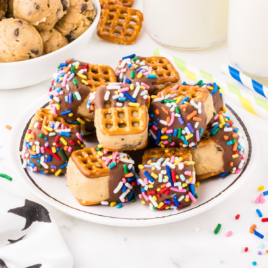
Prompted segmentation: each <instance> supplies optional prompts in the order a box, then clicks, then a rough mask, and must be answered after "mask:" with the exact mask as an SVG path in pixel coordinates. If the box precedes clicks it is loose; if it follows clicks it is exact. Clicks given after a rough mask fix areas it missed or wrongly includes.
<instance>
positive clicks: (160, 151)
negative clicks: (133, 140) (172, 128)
mask: <svg viewBox="0 0 268 268" xmlns="http://www.w3.org/2000/svg"><path fill="white" fill-rule="evenodd" d="M172 156H175V157H182V158H183V159H188V160H189V159H191V151H190V150H189V149H188V148H183V147H172V148H152V149H148V150H146V151H145V153H144V155H143V157H142V161H143V162H146V161H148V160H150V159H153V158H155V159H160V158H161V157H164V158H170V157H172Z"/></svg>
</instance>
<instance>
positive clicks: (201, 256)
mask: <svg viewBox="0 0 268 268" xmlns="http://www.w3.org/2000/svg"><path fill="white" fill-rule="evenodd" d="M134 8H137V9H140V10H142V1H138V0H136V4H135V6H134ZM182 27H183V26H182ZM177 30H178V31H179V27H178V29H177ZM155 48H162V47H161V46H160V45H159V44H157V43H155V42H154V41H153V40H152V39H151V38H150V37H149V36H148V35H147V33H146V31H145V29H144V28H143V29H142V32H141V34H140V37H139V39H138V41H137V42H136V44H134V45H131V46H123V45H116V44H112V43H109V42H106V41H103V40H101V39H99V38H98V37H97V35H96V34H93V37H92V40H91V42H90V43H89V44H88V47H87V49H86V50H85V51H84V55H83V56H82V57H80V58H79V60H82V61H86V62H89V63H102V64H108V65H110V66H112V67H115V66H116V64H117V62H118V60H119V59H120V58H121V57H122V56H125V55H129V54H133V53H136V54H138V55H141V56H151V55H152V53H153V51H154V50H155ZM162 50H163V49H162ZM167 51H168V52H169V53H170V54H171V55H174V56H177V57H178V58H180V59H183V60H185V61H186V62H188V63H190V64H191V65H194V66H196V67H200V68H202V69H203V70H205V71H207V72H208V73H211V74H213V75H214V76H217V77H219V78H220V79H223V80H224V79H225V80H227V81H228V82H230V83H232V84H234V85H236V86H239V87H240V88H241V89H242V90H243V86H240V85H239V83H238V82H235V81H233V80H231V79H230V78H227V77H226V76H224V75H223V74H222V73H221V72H220V65H221V64H222V63H229V59H228V51H227V42H223V43H222V44H220V45H218V46H217V47H215V48H212V49H207V50H203V51H198V52H182V51H176V50H170V49H167ZM266 56H267V55H266ZM70 57H72V55H70ZM53 71H54V70H51V74H52V73H53ZM0 75H1V74H0ZM33 75H34V74H33ZM14 79H16V78H15V77H14ZM48 88H49V81H46V82H43V83H40V84H38V85H35V86H32V87H28V88H22V89H16V90H8V91H0V145H1V147H0V157H2V158H3V159H2V160H0V173H6V174H8V175H10V176H11V177H12V178H13V181H12V182H10V181H8V180H5V179H3V178H0V187H1V188H3V189H5V190H7V191H10V192H13V193H16V194H18V195H20V196H23V197H25V198H27V199H30V200H34V201H37V202H39V203H41V204H43V205H44V206H45V207H47V209H48V210H49V211H50V213H51V214H52V216H53V217H54V219H55V220H56V222H57V223H58V226H59V228H60V231H61V233H62V235H63V238H64V240H65V241H66V243H67V245H68V247H69V249H70V250H71V252H72V254H73V257H74V263H75V265H74V267H75V268H87V267H94V268H98V267H118V268H121V267H124V268H125V267H135V268H136V267H165V268H169V267H179V268H195V267H206V268H210V267H213V268H214V267H234V268H238V267H239V268H240V267H243V268H244V267H252V264H251V263H252V262H253V261H256V262H257V263H258V264H257V267H262V268H263V267H266V268H268V255H267V254H266V255H262V256H259V255H258V254H257V252H258V250H259V248H258V246H259V244H260V243H261V242H263V243H264V244H265V250H268V241H263V240H261V239H259V238H257V237H256V236H254V235H251V234H250V233H249V227H250V226H251V225H252V224H253V223H255V224H257V229H258V231H259V232H261V233H262V234H268V222H267V223H261V221H260V218H259V217H258V216H257V213H256V209H257V208H259V209H260V210H261V211H262V212H263V214H264V217H268V209H267V208H268V197H267V198H266V199H267V200H266V202H265V203H264V204H260V205H256V204H254V200H255V199H256V198H257V196H258V195H259V192H258V190H257V188H258V187H259V186H260V185H264V186H265V190H268V176H267V171H268V165H267V151H268V142H267V137H268V122H267V121H265V120H264V119H261V118H259V117H257V116H254V115H253V114H251V113H249V112H247V111H246V110H244V109H242V108H239V107H237V106H235V105H233V106H232V107H233V108H234V109H235V110H237V111H239V112H242V113H244V114H246V116H247V117H248V118H249V119H250V125H248V126H247V127H249V128H253V129H254V130H255V132H256V133H257V137H258V142H259V143H260V146H261V150H260V155H259V156H258V164H257V166H256V169H255V171H254V172H252V174H250V176H251V177H250V179H249V180H248V181H247V182H246V183H245V184H244V185H243V186H242V187H241V188H240V189H239V190H238V191H237V192H236V193H235V194H233V195H232V196H231V197H229V198H228V199H227V200H226V201H224V202H223V203H222V204H220V205H218V206H217V207H215V208H213V209H211V210H209V211H207V212H205V213H203V214H201V215H198V216H195V217H193V218H190V219H187V220H184V221H180V222H177V223H172V224H167V225H162V226H155V227H144V228H122V227H110V226H102V225H97V224H93V223H89V222H85V221H82V220H79V219H75V218H73V217H71V216H68V215H65V214H63V213H61V212H59V211H57V210H55V209H54V208H52V207H50V206H49V205H47V204H44V202H42V201H41V200H40V199H38V198H37V197H35V196H34V195H33V194H32V193H31V192H30V191H29V190H28V189H26V187H25V186H24V185H23V184H22V182H21V181H20V179H19V178H18V177H16V174H15V173H14V172H13V171H12V166H11V163H9V161H8V156H7V153H8V152H7V147H8V137H9V131H8V130H7V129H6V128H5V125H11V126H12V125H13V124H14V123H15V121H16V115H17V114H18V113H20V111H21V110H23V109H24V108H25V107H26V106H27V105H28V104H30V103H31V102H32V101H34V100H35V99H36V98H38V97H39V96H41V95H43V94H45V93H46V92H47V91H48ZM18 138H20V137H18ZM0 205H1V204H0ZM238 213H239V214H240V215H241V217H240V219H239V220H238V221H237V220H235V215H236V214H238ZM218 223H221V224H222V229H221V230H220V232H219V234H218V235H214V233H213V232H212V231H211V230H210V229H211V227H213V226H215V225H216V224H218ZM195 228H200V231H199V232H196V231H195V230H194V229H195ZM230 230H231V231H232V232H233V235H232V236H231V237H229V238H226V237H225V233H226V232H228V231H230ZM241 247H248V248H249V252H247V253H245V252H243V253H238V250H237V249H238V248H241ZM218 259H221V260H222V262H223V263H221V264H219V263H218ZM60 268H64V267H60Z"/></svg>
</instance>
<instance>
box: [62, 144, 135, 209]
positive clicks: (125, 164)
mask: <svg viewBox="0 0 268 268" xmlns="http://www.w3.org/2000/svg"><path fill="white" fill-rule="evenodd" d="M129 163H132V164H135V162H134V161H133V160H132V159H131V158H130V157H129V156H128V155H127V154H125V153H119V152H110V153H107V151H105V150H104V149H103V147H102V146H100V145H99V146H98V147H93V148H86V149H82V150H79V151H76V152H74V153H73V154H72V156H71V158H70V159H69V163H68V169H67V183H68V187H69V189H70V190H71V192H72V193H73V195H74V196H75V198H76V199H77V201H78V202H79V203H80V204H81V205H83V206H89V205H96V204H99V203H102V202H104V203H102V204H105V205H108V204H109V203H111V205H112V204H116V202H120V203H122V202H125V201H130V200H132V198H133V197H134V191H133V190H134V189H133V186H134V185H135V180H136V178H135V175H134V168H133V167H132V166H131V165H129ZM125 178H127V179H125Z"/></svg>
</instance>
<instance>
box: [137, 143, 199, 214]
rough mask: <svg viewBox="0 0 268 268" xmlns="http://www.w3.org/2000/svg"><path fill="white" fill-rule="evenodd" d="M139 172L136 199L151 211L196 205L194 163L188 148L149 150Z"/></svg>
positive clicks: (143, 158) (144, 156)
mask: <svg viewBox="0 0 268 268" xmlns="http://www.w3.org/2000/svg"><path fill="white" fill-rule="evenodd" d="M139 169H140V178H139V179H138V183H139V184H140V185H141V193H140V194H139V198H140V199H141V203H142V204H145V205H149V207H150V209H151V210H163V209H180V208H182V207H186V206H190V205H191V204H192V203H196V199H197V195H196V193H195V171H194V162H193V161H192V154H191V150H190V149H189V148H178V147H173V148H155V149H149V150H147V151H146V152H145V153H144V155H143V157H142V164H141V165H139Z"/></svg>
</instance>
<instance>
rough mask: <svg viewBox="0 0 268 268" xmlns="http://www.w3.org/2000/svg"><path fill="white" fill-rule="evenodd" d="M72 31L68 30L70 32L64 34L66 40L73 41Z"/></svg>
mask: <svg viewBox="0 0 268 268" xmlns="http://www.w3.org/2000/svg"><path fill="white" fill-rule="evenodd" d="M73 33H74V31H70V33H69V34H67V35H66V38H67V40H68V42H72V41H73Z"/></svg>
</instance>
